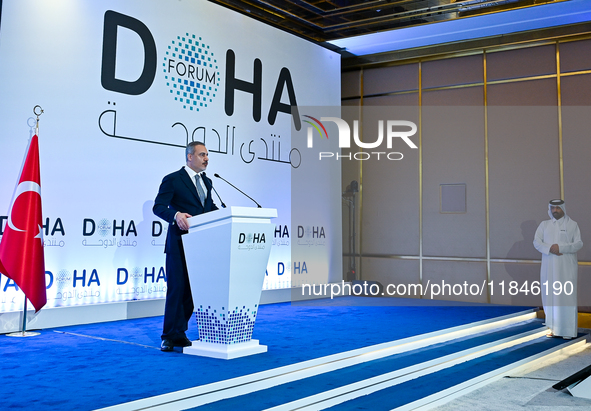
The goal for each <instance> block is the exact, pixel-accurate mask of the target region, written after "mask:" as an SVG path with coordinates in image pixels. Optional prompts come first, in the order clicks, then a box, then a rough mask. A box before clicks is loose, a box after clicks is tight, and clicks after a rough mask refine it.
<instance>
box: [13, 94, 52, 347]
mask: <svg viewBox="0 0 591 411" xmlns="http://www.w3.org/2000/svg"><path fill="white" fill-rule="evenodd" d="M37 111H39V112H37ZM33 114H35V116H36V117H37V120H36V122H35V135H37V137H39V116H40V115H41V114H43V109H42V108H41V106H40V105H36V106H35V107H33ZM39 334H40V333H38V332H27V296H26V295H25V303H24V305H23V329H22V331H21V332H15V333H10V334H6V335H7V336H9V337H32V336H34V335H39Z"/></svg>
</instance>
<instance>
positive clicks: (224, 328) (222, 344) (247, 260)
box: [182, 207, 277, 360]
mask: <svg viewBox="0 0 591 411" xmlns="http://www.w3.org/2000/svg"><path fill="white" fill-rule="evenodd" d="M275 217H277V210H276V209H269V208H251V207H228V208H224V209H221V210H216V211H212V212H209V213H205V214H201V215H198V216H195V217H191V218H190V219H189V223H190V228H189V233H188V234H185V235H183V236H182V239H183V247H184V249H185V259H186V262H187V269H188V271H189V280H190V283H191V292H192V295H193V304H194V306H195V316H196V318H197V324H198V327H199V340H197V341H193V342H192V343H193V345H192V346H191V347H185V348H183V353H185V354H192V355H201V356H205V357H214V358H223V359H227V360H228V359H232V358H238V357H243V356H246V355H252V354H258V353H262V352H266V351H267V346H265V345H260V344H259V343H258V340H252V339H251V337H252V330H253V328H254V323H255V320H256V315H257V311H258V307H259V301H260V298H261V291H262V288H263V282H264V280H265V271H266V269H267V262H268V261H269V254H270V253H271V246H272V243H273V235H274V232H275V224H273V223H271V218H275Z"/></svg>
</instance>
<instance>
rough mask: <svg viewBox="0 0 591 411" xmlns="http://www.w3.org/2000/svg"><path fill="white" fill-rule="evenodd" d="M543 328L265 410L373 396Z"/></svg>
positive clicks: (511, 343)
mask: <svg viewBox="0 0 591 411" xmlns="http://www.w3.org/2000/svg"><path fill="white" fill-rule="evenodd" d="M546 332H547V329H546V327H541V328H538V329H535V330H532V331H528V332H525V333H522V334H519V335H516V336H511V337H508V338H504V339H502V340H498V341H493V342H491V343H488V344H483V345H480V346H477V347H472V348H469V349H467V350H464V351H460V352H457V353H453V354H449V355H446V356H444V357H440V358H436V359H434V360H430V361H427V362H424V363H420V364H415V365H413V366H411V367H407V368H404V369H401V370H397V371H393V372H389V373H386V374H382V375H379V376H377V377H373V378H368V379H366V380H362V381H358V382H355V383H353V384H348V385H345V386H342V387H339V388H335V389H333V390H330V391H325V392H322V393H319V394H316V395H312V396H309V397H306V398H302V399H299V400H297V401H292V402H289V403H286V404H282V405H280V406H277V407H273V408H269V409H267V410H265V411H286V410H322V409H325V408H329V407H332V406H335V405H337V404H340V403H343V402H345V401H349V400H352V399H355V398H358V397H361V396H364V395H369V394H372V393H374V392H376V391H380V390H383V389H385V388H389V387H393V386H395V385H398V384H402V383H403V382H406V381H410V380H413V379H415V378H419V377H421V376H424V375H427V374H431V373H434V372H437V371H440V370H443V369H445V368H449V367H452V366H454V365H457V364H460V363H463V362H467V361H470V360H473V359H475V358H479V357H483V356H485V355H488V354H492V353H494V352H497V351H501V350H504V349H506V348H509V347H512V346H515V345H518V344H521V343H524V342H528V341H531V340H535V339H537V338H540V337H542V336H544V335H545V334H546Z"/></svg>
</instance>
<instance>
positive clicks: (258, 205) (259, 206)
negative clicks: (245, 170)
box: [214, 173, 263, 208]
mask: <svg viewBox="0 0 591 411" xmlns="http://www.w3.org/2000/svg"><path fill="white" fill-rule="evenodd" d="M214 176H216V177H217V178H219V179H220V180H224V181H225V182H226V183H228V184H230V185H231V186H232V187H234V188H235V189H236V190H238V191H240V193H242V194H243V195H245V196H246V197H248V198H250V199H251V200H252V201H253V202H254V203H255V204H256V205H257V207H258V208H263V207H261V205H260V204H259V203H257V202H256V200H255V199H254V198H252V197H251V196H249V195H248V194H246V193H245V192H244V191H242V190H240V189H239V188H238V187H236V186H235V185H234V184H232V183H230V182H229V181H228V180H226V179H224V178H222V177H220V175H219V174H217V173H216V174H214Z"/></svg>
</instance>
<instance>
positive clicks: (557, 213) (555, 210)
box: [550, 206, 564, 220]
mask: <svg viewBox="0 0 591 411" xmlns="http://www.w3.org/2000/svg"><path fill="white" fill-rule="evenodd" d="M550 211H551V212H552V217H554V218H555V219H556V220H560V219H561V218H562V217H564V211H562V208H560V207H558V206H550Z"/></svg>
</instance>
